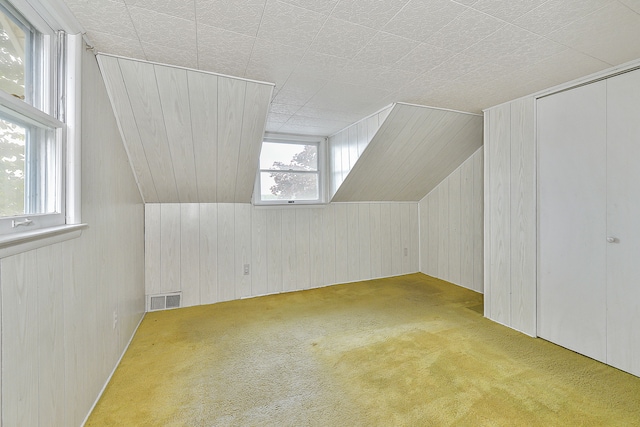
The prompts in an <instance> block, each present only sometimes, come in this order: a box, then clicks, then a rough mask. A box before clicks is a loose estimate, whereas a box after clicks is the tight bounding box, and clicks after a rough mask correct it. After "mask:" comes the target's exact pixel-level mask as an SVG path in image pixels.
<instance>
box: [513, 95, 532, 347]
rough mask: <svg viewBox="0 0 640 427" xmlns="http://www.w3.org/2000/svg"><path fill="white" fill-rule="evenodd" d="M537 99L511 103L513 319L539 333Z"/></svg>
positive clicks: (521, 328)
mask: <svg viewBox="0 0 640 427" xmlns="http://www.w3.org/2000/svg"><path fill="white" fill-rule="evenodd" d="M534 127H535V126H534V100H533V98H523V99H520V100H517V101H514V102H512V103H511V177H510V183H511V202H510V205H511V212H510V222H511V230H510V231H509V233H510V238H511V245H510V254H511V260H510V264H511V302H510V304H511V323H510V325H509V326H511V327H513V328H515V329H517V330H519V331H522V332H525V333H527V334H529V335H535V333H536V285H537V283H536V282H537V280H536V232H535V230H536V172H535V156H536V152H535V139H534V138H535V136H534V135H535V132H534Z"/></svg>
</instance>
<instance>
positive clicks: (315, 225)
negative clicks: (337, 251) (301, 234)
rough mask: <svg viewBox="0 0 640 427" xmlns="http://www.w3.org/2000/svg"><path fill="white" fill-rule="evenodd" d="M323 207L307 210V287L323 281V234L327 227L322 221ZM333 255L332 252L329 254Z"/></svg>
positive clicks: (316, 285)
mask: <svg viewBox="0 0 640 427" xmlns="http://www.w3.org/2000/svg"><path fill="white" fill-rule="evenodd" d="M324 210H326V208H323V209H310V210H309V287H310V288H317V287H320V286H322V285H324V283H325V276H324V271H325V263H324V256H323V255H324V254H323V250H324V234H325V233H327V229H326V227H325V224H324V222H323V219H324V213H323V211H324ZM331 255H333V253H332V254H331Z"/></svg>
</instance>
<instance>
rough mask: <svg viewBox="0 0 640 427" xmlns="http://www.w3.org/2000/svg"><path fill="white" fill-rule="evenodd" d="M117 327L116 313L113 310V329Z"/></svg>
mask: <svg viewBox="0 0 640 427" xmlns="http://www.w3.org/2000/svg"><path fill="white" fill-rule="evenodd" d="M117 325H118V311H117V310H113V329H115V328H116V326H117Z"/></svg>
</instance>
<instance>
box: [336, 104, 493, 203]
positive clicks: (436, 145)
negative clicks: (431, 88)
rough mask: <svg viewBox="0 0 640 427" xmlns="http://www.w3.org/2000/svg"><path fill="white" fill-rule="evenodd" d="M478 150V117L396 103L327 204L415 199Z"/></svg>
mask: <svg viewBox="0 0 640 427" xmlns="http://www.w3.org/2000/svg"><path fill="white" fill-rule="evenodd" d="M353 129H354V128H353V127H351V128H349V130H350V131H351V130H353ZM348 135H350V136H351V135H352V133H351V132H349V134H348ZM345 138H346V137H345V136H344V135H343V136H342V139H341V140H340V138H337V141H342V143H343V144H344V141H345ZM351 141H353V138H349V142H350V144H349V147H351V146H352V144H351ZM481 146H482V117H481V116H480V115H477V114H469V113H462V112H457V111H451V110H443V109H440V108H432V107H425V106H420V105H411V104H404V103H395V104H393V107H392V109H391V111H390V112H389V115H388V117H387V118H386V119H385V120H384V122H383V123H380V129H378V131H377V132H376V134H375V135H374V136H373V138H372V139H371V141H369V143H368V145H367V149H366V150H365V151H364V152H363V153H362V156H360V157H359V158H358V161H357V163H355V164H354V165H349V168H348V169H344V170H343V172H344V171H345V170H346V171H347V172H348V175H344V173H343V176H342V179H343V182H342V183H341V185H340V186H339V188H337V190H336V193H335V194H334V195H333V196H332V199H331V200H332V201H334V202H357V201H363V202H368V201H396V202H405V201H409V202H411V201H418V200H420V199H422V198H423V197H424V196H426V195H427V194H428V193H429V192H431V190H433V189H434V188H435V187H436V186H437V185H438V184H440V182H442V181H443V180H444V179H445V178H446V177H447V176H449V175H450V174H451V173H452V172H453V171H454V170H455V169H457V168H458V167H459V166H460V165H461V164H462V162H464V161H465V160H466V159H467V158H469V156H471V155H472V154H473V153H474V152H475V151H476V150H478V148H480V147H481ZM343 147H344V145H343ZM334 152H336V153H337V152H340V150H334ZM334 152H332V153H331V154H333V153H334ZM344 153H345V150H344V149H343V150H342V155H343V156H344ZM349 153H351V151H349V152H348V154H349ZM349 159H351V157H349ZM342 160H343V161H342V164H343V166H344V159H342ZM329 164H333V165H336V164H338V162H337V161H333V162H331V161H330V162H329Z"/></svg>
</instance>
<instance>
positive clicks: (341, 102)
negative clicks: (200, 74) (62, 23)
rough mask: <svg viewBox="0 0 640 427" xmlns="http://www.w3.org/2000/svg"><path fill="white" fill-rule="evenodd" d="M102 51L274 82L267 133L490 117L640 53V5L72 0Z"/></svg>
mask: <svg viewBox="0 0 640 427" xmlns="http://www.w3.org/2000/svg"><path fill="white" fill-rule="evenodd" d="M65 1H66V4H67V5H68V6H69V8H70V9H71V11H72V12H73V14H74V15H75V16H76V17H77V19H78V21H79V22H80V23H81V24H82V26H83V27H84V29H85V30H86V32H87V36H88V38H89V40H90V41H91V42H92V43H93V45H94V46H95V48H96V50H97V51H99V52H104V53H111V54H115V55H121V56H127V57H133V58H137V59H146V60H149V61H153V62H159V63H166V64H174V65H180V66H184V67H190V68H195V69H200V70H207V71H213V72H218V73H222V74H228V75H233V76H238V77H246V78H250V79H256V80H262V81H269V82H274V83H275V84H276V88H275V91H274V102H273V104H272V105H271V107H270V114H269V118H268V121H267V130H268V131H273V132H288V133H302V134H307V135H325V136H326V135H331V134H333V133H335V132H338V131H339V130H340V129H342V128H344V127H346V126H348V125H349V124H351V123H354V122H356V121H358V120H359V119H361V118H363V117H365V116H367V115H369V114H372V113H374V112H375V111H378V110H379V109H381V108H382V107H384V106H385V105H389V104H392V103H394V102H408V103H414V104H421V105H429V106H434V107H442V108H450V109H454V110H460V111H469V112H476V113H479V112H481V110H482V109H484V108H487V107H491V106H493V105H496V104H499V103H501V102H504V101H507V100H511V99H514V98H517V97H520V96H523V95H526V94H530V93H533V92H536V91H538V90H542V89H545V88H548V87H551V86H554V85H557V84H560V83H562V82H566V81H568V80H572V79H575V78H578V77H582V76H585V75H587V74H591V73H594V72H596V71H600V70H603V69H605V68H609V67H611V66H613V65H619V64H621V63H624V62H627V61H630V60H633V59H637V58H640V43H638V42H637V40H640V2H639V1H638V0H619V1H615V0H65Z"/></svg>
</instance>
